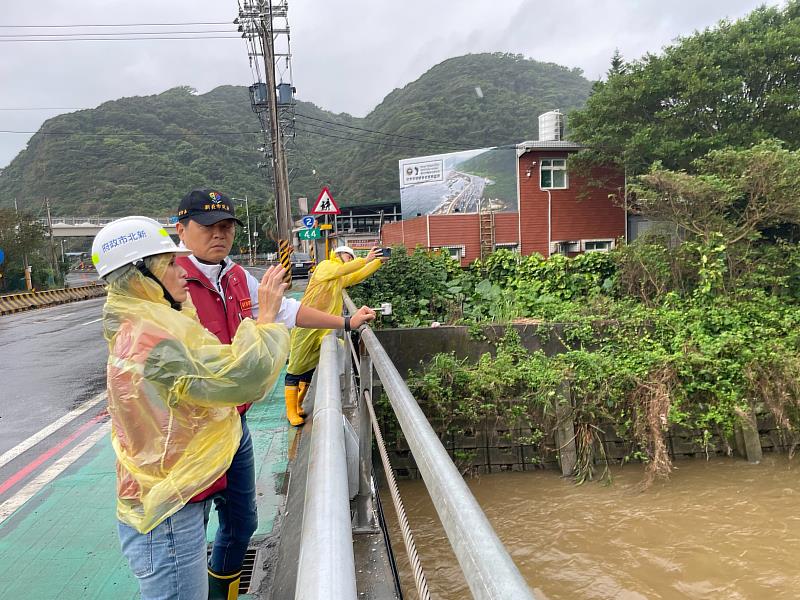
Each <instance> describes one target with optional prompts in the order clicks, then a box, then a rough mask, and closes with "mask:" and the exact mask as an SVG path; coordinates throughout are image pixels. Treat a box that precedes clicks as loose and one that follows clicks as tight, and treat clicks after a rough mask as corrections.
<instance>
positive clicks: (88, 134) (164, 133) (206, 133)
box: [0, 129, 261, 137]
mask: <svg viewBox="0 0 800 600" xmlns="http://www.w3.org/2000/svg"><path fill="white" fill-rule="evenodd" d="M0 133H7V134H24V135H33V134H37V133H38V134H39V135H56V136H73V135H75V136H84V137H109V136H125V135H127V136H135V137H145V136H147V137H163V136H174V137H183V136H216V135H260V134H261V132H260V131H204V132H191V131H186V132H180V133H178V132H168V131H159V132H157V133H156V132H152V133H150V132H139V131H114V132H109V133H92V132H81V131H17V130H9V129H0Z"/></svg>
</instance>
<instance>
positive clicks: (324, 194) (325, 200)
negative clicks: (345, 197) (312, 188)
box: [311, 186, 342, 215]
mask: <svg viewBox="0 0 800 600" xmlns="http://www.w3.org/2000/svg"><path fill="white" fill-rule="evenodd" d="M341 212H342V211H341V210H339V207H338V206H337V205H336V201H335V200H334V199H333V196H331V191H330V190H329V189H328V186H325V187H324V188H322V191H321V192H320V193H319V197H318V198H317V201H316V202H315V203H314V208H312V209H311V214H312V215H338V214H339V213H341Z"/></svg>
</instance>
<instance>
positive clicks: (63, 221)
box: [37, 217, 174, 227]
mask: <svg viewBox="0 0 800 600" xmlns="http://www.w3.org/2000/svg"><path fill="white" fill-rule="evenodd" d="M119 218H120V217H51V218H50V223H52V224H53V225H76V226H78V225H94V226H97V227H102V226H103V225H108V224H109V223H111V222H112V221H116V220H117V219H119ZM152 218H153V219H155V220H156V221H158V222H159V223H161V224H162V225H174V222H171V221H170V217H152ZM37 220H38V221H39V223H41V224H42V225H47V224H48V221H47V217H39V218H38V219H37Z"/></svg>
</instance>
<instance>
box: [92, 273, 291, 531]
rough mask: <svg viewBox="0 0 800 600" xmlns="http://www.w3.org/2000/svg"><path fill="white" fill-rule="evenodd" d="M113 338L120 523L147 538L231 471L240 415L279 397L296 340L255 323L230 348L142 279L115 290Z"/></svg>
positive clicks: (125, 280) (134, 277)
mask: <svg viewBox="0 0 800 600" xmlns="http://www.w3.org/2000/svg"><path fill="white" fill-rule="evenodd" d="M151 270H152V269H151ZM103 328H104V335H105V338H106V340H107V342H108V347H109V358H108V411H109V413H110V414H111V421H112V434H111V436H112V437H111V440H112V445H113V447H114V452H115V453H116V455H117V516H118V518H119V519H120V520H121V521H123V522H125V523H127V524H128V525H130V526H131V527H133V528H135V529H136V530H137V531H139V532H140V533H147V532H148V531H150V530H151V529H153V528H154V527H155V526H156V525H158V524H159V523H160V522H161V521H163V520H164V519H166V518H167V517H169V516H170V515H172V514H174V513H175V512H177V511H178V510H180V508H182V507H183V506H184V505H185V504H186V503H187V502H188V501H189V500H190V499H191V498H192V497H193V496H195V495H196V494H198V493H199V492H202V491H203V490H205V489H207V488H208V487H209V486H210V485H211V484H212V483H213V482H214V481H216V480H217V479H218V478H219V477H220V476H221V475H222V474H223V473H224V472H225V471H226V470H227V469H228V467H229V466H230V463H231V460H232V459H233V455H234V453H235V452H236V450H237V448H238V446H239V439H240V438H241V434H242V430H241V422H240V418H239V414H238V412H237V411H236V408H235V407H236V406H237V405H239V404H245V403H248V402H256V401H258V400H261V399H262V398H264V396H265V395H266V394H267V392H268V391H269V390H270V389H271V388H272V386H273V385H274V383H275V380H276V379H277V377H278V375H279V374H280V372H281V369H282V367H283V365H284V364H285V361H286V355H287V351H288V347H289V334H288V331H287V329H286V327H285V326H284V325H282V324H269V325H256V323H255V322H254V321H253V320H251V319H245V320H244V321H243V322H242V324H241V325H240V326H239V329H238V331H237V332H236V336H235V337H234V339H233V341H232V342H231V344H230V345H226V344H222V343H221V342H219V340H217V338H216V337H215V336H214V335H213V334H212V333H210V332H209V331H207V330H206V329H204V328H203V326H202V325H201V324H200V322H199V321H198V320H197V314H196V312H195V310H194V308H193V307H191V306H186V305H184V309H183V310H181V311H180V312H178V311H175V310H173V309H172V308H170V306H169V303H168V302H167V301H166V300H164V298H163V293H162V290H161V288H160V287H159V286H158V285H157V284H156V283H155V282H154V281H152V280H150V279H148V278H146V277H144V276H142V275H141V274H140V273H138V271H132V272H131V273H128V274H127V275H126V276H125V277H122V278H119V279H118V280H112V281H111V282H110V283H109V286H108V298H107V300H106V304H105V307H104V309H103Z"/></svg>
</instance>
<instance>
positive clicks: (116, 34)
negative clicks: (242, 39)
mask: <svg viewBox="0 0 800 600" xmlns="http://www.w3.org/2000/svg"><path fill="white" fill-rule="evenodd" d="M235 32H236V30H234V29H205V30H203V31H192V30H188V31H112V32H109V33H105V32H101V31H97V32H93V33H91V34H90V33H87V32H85V31H81V32H77V33H0V38H8V39H20V41H26V40H25V39H22V38H72V37H80V36H86V35H102V36H113V37H122V36H125V35H129V36H130V35H189V34H205V33H235Z"/></svg>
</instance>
